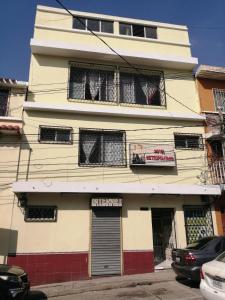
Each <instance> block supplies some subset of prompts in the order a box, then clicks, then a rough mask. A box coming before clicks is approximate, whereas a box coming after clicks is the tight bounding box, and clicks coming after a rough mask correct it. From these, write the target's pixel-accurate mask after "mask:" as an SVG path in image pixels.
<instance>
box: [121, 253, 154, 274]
mask: <svg viewBox="0 0 225 300" xmlns="http://www.w3.org/2000/svg"><path fill="white" fill-rule="evenodd" d="M123 263H124V275H131V274H142V273H151V272H154V254H153V251H124V252H123Z"/></svg>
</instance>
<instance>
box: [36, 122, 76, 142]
mask: <svg viewBox="0 0 225 300" xmlns="http://www.w3.org/2000/svg"><path fill="white" fill-rule="evenodd" d="M39 141H40V142H42V143H57V144H71V143H72V129H71V128H61V127H45V126H40V130H39Z"/></svg>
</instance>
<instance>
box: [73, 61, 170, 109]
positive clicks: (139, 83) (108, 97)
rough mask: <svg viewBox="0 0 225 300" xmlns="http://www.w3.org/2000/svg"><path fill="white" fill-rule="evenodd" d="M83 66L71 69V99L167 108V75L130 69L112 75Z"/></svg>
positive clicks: (112, 72)
mask: <svg viewBox="0 0 225 300" xmlns="http://www.w3.org/2000/svg"><path fill="white" fill-rule="evenodd" d="M80 65H81V64H79V66H71V68H70V82H69V95H68V96H69V98H70V99H82V100H91V101H105V102H117V103H118V102H120V103H126V104H138V105H153V106H166V95H165V85H164V75H163V72H159V71H146V70H144V73H145V74H143V75H142V74H140V75H139V74H134V73H131V71H130V70H129V69H128V68H123V69H121V70H117V71H112V70H111V71H110V70H100V69H97V68H94V67H92V68H88V67H81V66H80ZM111 68H112V67H111Z"/></svg>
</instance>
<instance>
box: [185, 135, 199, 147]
mask: <svg viewBox="0 0 225 300" xmlns="http://www.w3.org/2000/svg"><path fill="white" fill-rule="evenodd" d="M187 147H188V148H199V137H198V136H190V137H189V136H188V137H187Z"/></svg>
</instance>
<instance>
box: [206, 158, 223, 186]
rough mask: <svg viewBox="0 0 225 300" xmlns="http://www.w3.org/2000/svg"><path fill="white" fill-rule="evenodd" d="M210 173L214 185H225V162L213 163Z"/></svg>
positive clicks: (210, 166)
mask: <svg viewBox="0 0 225 300" xmlns="http://www.w3.org/2000/svg"><path fill="white" fill-rule="evenodd" d="M209 172H210V176H211V181H212V183H213V184H223V183H225V160H218V161H214V162H211V163H210V165H209Z"/></svg>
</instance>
